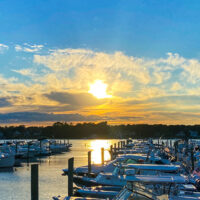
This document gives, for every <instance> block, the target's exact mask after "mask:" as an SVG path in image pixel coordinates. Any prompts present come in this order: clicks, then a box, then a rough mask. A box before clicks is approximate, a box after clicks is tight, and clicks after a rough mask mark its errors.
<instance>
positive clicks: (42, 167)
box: [0, 140, 118, 200]
mask: <svg viewBox="0 0 200 200" xmlns="http://www.w3.org/2000/svg"><path fill="white" fill-rule="evenodd" d="M117 141H118V140H70V141H69V142H70V143H71V144H72V147H71V148H70V151H68V152H64V153H61V154H54V155H51V156H47V157H37V158H31V159H30V160H29V161H28V162H27V159H22V160H21V166H18V167H13V168H0V193H1V198H0V199H1V200H27V199H31V165H32V164H38V165H39V199H40V200H46V199H52V197H53V196H58V195H66V194H67V193H68V185H67V180H68V179H67V176H62V173H63V171H62V169H64V168H67V165H68V159H69V158H71V157H74V158H75V162H74V166H75V167H79V166H82V165H86V164H87V162H88V161H87V160H88V158H87V155H88V151H90V150H94V149H95V148H94V147H96V150H95V151H94V152H95V153H94V155H99V156H93V161H92V163H94V162H95V163H99V162H101V159H100V160H99V158H100V154H101V150H100V148H101V146H104V148H105V149H106V147H107V148H108V147H109V146H110V145H111V144H114V143H115V142H117ZM58 142H60V140H58ZM61 142H62V143H64V140H62V141H61ZM66 142H67V140H66ZM105 157H107V159H109V153H108V152H107V151H105Z"/></svg>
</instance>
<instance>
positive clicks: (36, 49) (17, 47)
mask: <svg viewBox="0 0 200 200" xmlns="http://www.w3.org/2000/svg"><path fill="white" fill-rule="evenodd" d="M43 47H44V45H41V44H40V45H37V44H33V45H31V44H27V43H24V44H23V45H19V44H17V45H15V50H16V51H24V52H29V53H36V52H39V51H40V50H41V49H42V48H43Z"/></svg>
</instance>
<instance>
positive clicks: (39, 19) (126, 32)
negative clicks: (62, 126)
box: [0, 0, 200, 124]
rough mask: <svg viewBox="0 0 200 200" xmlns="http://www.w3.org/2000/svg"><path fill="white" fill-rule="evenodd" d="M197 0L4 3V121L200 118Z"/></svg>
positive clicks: (0, 29)
mask: <svg viewBox="0 0 200 200" xmlns="http://www.w3.org/2000/svg"><path fill="white" fill-rule="evenodd" d="M199 10H200V2H199V0H173V1H169V0H168V1H167V0H162V1H158V0H109V1H108V0H101V1H99V0H95V1H94V0H84V1H83V0H56V1H55V0H43V1H41V0H40V1H39V0H29V1H27V0H24V1H23V0H18V1H14V0H1V1H0V124H33V123H34V124H47V123H52V122H56V121H66V122H75V123H76V122H99V121H107V122H108V123H109V124H128V123H129V124H141V123H147V124H200V48H199V44H200V37H199V36H200V12H199Z"/></svg>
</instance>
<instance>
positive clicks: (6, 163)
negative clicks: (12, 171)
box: [0, 146, 15, 168]
mask: <svg viewBox="0 0 200 200" xmlns="http://www.w3.org/2000/svg"><path fill="white" fill-rule="evenodd" d="M14 164H15V155H14V154H13V153H12V152H11V150H10V148H9V147H8V146H1V148H0V168H8V167H13V166H14Z"/></svg>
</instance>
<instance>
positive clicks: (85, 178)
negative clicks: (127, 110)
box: [0, 140, 200, 200]
mask: <svg viewBox="0 0 200 200" xmlns="http://www.w3.org/2000/svg"><path fill="white" fill-rule="evenodd" d="M13 142H14V143H15V142H16V141H12V142H11V141H9V143H8V141H6V142H4V143H2V144H3V145H1V146H5V144H6V143H7V144H9V145H10V146H12V143H13ZM21 143H22V142H21ZM25 143H29V144H30V141H25ZM25 143H23V144H25ZM36 143H37V142H36ZM52 143H54V145H53V148H55V147H57V148H58V146H60V147H59V148H61V147H62V151H59V152H58V150H56V152H53V153H52V152H51V153H50V152H49V153H48V154H45V155H41V154H35V156H34V157H33V156H30V157H28V158H27V156H26V157H22V158H20V159H19V158H18V155H17V156H15V157H17V159H16V160H17V161H18V162H17V165H16V164H15V166H14V167H9V168H8V167H3V166H2V167H1V168H0V170H1V172H0V191H1V199H2V200H7V199H32V200H33V199H34V200H35V199H42V200H43V199H44V200H45V199H52V198H53V199H54V200H58V199H59V200H60V199H62V200H63V199H76V197H73V196H78V197H77V198H78V199H80V198H83V199H90V198H95V199H99V198H100V199H137V198H141V199H146V198H147V196H148V199H157V198H158V197H159V196H161V197H162V198H164V196H166V194H167V193H166V191H168V193H169V194H167V196H168V197H165V198H164V199H170V198H171V199H174V198H179V196H180V194H181V195H182V198H183V197H184V198H186V197H187V198H188V192H187V194H185V195H183V194H184V192H185V191H186V190H192V191H190V195H189V197H192V198H193V197H194V196H195V197H194V198H193V199H197V198H199V197H200V195H199V190H198V187H199V185H198V182H199V177H200V176H199V174H198V159H199V150H198V142H197V141H192V140H191V141H190V143H189V144H188V145H189V146H188V147H187V146H185V145H186V144H185V143H184V141H181V140H173V141H170V142H169V141H168V140H162V141H157V140H154V141H152V140H148V141H145V140H130V141H128V140H121V141H120V140H70V141H67V142H66V141H64V140H57V141H53V142H52ZM18 144H19V143H18ZM31 144H35V141H31ZM64 144H65V145H67V147H68V149H67V150H66V149H63V146H64ZM191 145H192V146H191ZM39 146H40V145H39ZM50 146H51V145H48V147H50ZM191 147H193V150H194V152H193V151H191ZM18 148H19V149H20V148H21V147H18ZM148 148H149V149H148ZM185 148H188V149H187V151H186V149H185ZM30 149H32V147H31V145H30ZM32 151H33V150H32ZM1 152H2V153H1V155H3V151H1ZM130 152H131V153H130ZM133 152H134V153H133ZM184 153H185V155H184ZM5 155H6V154H5ZM27 155H28V154H27ZM30 155H31V154H30ZM186 155H187V156H186ZM174 159H175V160H174ZM188 160H189V162H188ZM19 161H20V162H19ZM70 163H71V164H70ZM70 165H72V166H71V167H72V170H73V171H72V170H71V169H69V168H70ZM81 166H83V167H81ZM193 168H194V169H195V170H194V171H193ZM37 171H38V172H37ZM37 173H38V174H37ZM63 175H64V176H63ZM37 176H38V178H37ZM68 178H69V179H68ZM73 182H74V184H73ZM144 185H145V187H144ZM147 185H148V187H146V186H147ZM155 185H157V186H155ZM154 186H155V187H154ZM152 187H153V188H152ZM162 187H165V189H161V188H162ZM130 188H131V189H130ZM183 188H184V189H183ZM37 190H39V191H37ZM154 190H155V191H154ZM19 191H20V192H19ZM150 191H151V192H150ZM152 191H154V192H152ZM169 191H172V192H169ZM174 191H176V192H175V193H176V195H175V196H174V197H169V196H170V195H171V196H172V194H173V195H174V194H175V193H174ZM37 193H38V197H36V196H37ZM125 194H126V195H125ZM136 194H137V195H136ZM34 195H36V196H34ZM67 195H69V196H72V197H67ZM124 195H125V196H126V197H125V196H124ZM138 195H139V196H141V197H138ZM146 195H147V196H146ZM129 196H130V198H129ZM144 196H145V197H144ZM65 197H66V198H65ZM136 197H137V198H136ZM162 198H161V199H162ZM187 198H186V199H187Z"/></svg>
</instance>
